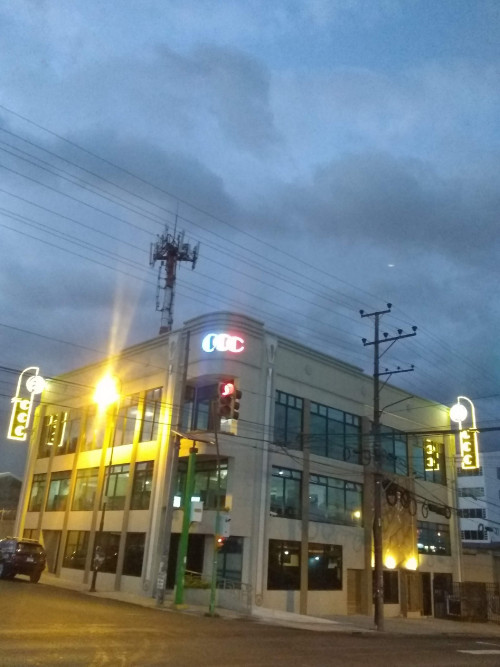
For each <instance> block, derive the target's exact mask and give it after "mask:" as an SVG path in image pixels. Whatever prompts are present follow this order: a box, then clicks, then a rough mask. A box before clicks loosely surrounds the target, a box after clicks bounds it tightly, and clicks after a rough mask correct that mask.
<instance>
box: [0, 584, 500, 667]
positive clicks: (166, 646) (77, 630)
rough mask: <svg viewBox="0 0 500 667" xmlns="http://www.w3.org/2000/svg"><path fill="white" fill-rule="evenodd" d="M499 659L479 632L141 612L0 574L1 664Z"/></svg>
mask: <svg viewBox="0 0 500 667" xmlns="http://www.w3.org/2000/svg"><path fill="white" fill-rule="evenodd" d="M462 651H467V652H466V653H464V652H462ZM470 651H472V653H470ZM492 652H493V653H492ZM499 664H500V640H499V639H498V637H497V638H491V639H490V638H487V637H481V638H480V641H479V638H477V637H475V638H465V637H464V638H456V637H422V636H418V637H417V636H416V637H408V636H406V637H405V636H387V635H379V634H374V635H366V634H342V633H339V632H311V631H308V630H292V629H289V628H282V627H278V626H274V625H265V624H262V623H257V622H254V621H251V620H241V619H234V620H228V619H222V618H207V617H204V616H193V615H189V614H183V613H179V612H173V611H160V610H155V609H147V608H143V607H139V606H136V605H131V604H127V603H123V602H116V601H114V600H106V599H102V598H94V597H92V596H89V595H85V594H82V593H78V592H74V591H68V590H63V589H60V588H53V587H51V586H47V585H44V584H30V583H29V582H28V580H27V579H25V578H23V577H19V578H18V579H15V580H13V581H3V580H0V665H1V666H2V667H3V666H4V665H5V666H11V665H12V666H14V665H15V666H16V667H17V666H21V665H22V666H26V665H51V666H52V665H64V666H65V667H73V666H77V665H78V666H80V665H91V666H95V667H98V666H99V667H100V666H101V665H109V666H110V667H119V666H122V665H144V666H146V665H148V666H149V665H167V666H172V667H197V666H200V667H226V666H229V665H231V667H233V666H235V665H238V666H242V667H254V666H255V667H271V666H273V667H275V666H276V665H287V666H289V665H290V666H301V667H302V666H303V667H309V666H311V667H312V666H313V665H314V667H321V666H323V665H325V666H326V665H339V667H340V666H341V667H351V666H354V667H355V666H357V665H363V667H366V665H370V667H378V666H381V667H382V666H383V667H388V666H391V667H392V666H398V665H404V666H405V667H417V666H418V667H421V666H425V665H437V666H439V667H447V666H450V667H451V666H453V667H457V666H460V665H467V666H468V667H471V666H472V665H487V666H491V667H492V666H493V665H495V666H497V665H499Z"/></svg>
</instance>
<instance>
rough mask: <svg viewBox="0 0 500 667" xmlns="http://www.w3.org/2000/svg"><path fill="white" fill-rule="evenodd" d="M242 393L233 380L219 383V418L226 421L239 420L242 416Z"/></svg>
mask: <svg viewBox="0 0 500 667" xmlns="http://www.w3.org/2000/svg"><path fill="white" fill-rule="evenodd" d="M241 396H242V394H241V391H240V390H239V389H236V387H235V386H234V381H233V380H226V381H224V382H219V416H220V417H223V418H224V419H238V418H239V416H240V413H239V410H240V400H241Z"/></svg>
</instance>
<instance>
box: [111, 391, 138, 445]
mask: <svg viewBox="0 0 500 667" xmlns="http://www.w3.org/2000/svg"><path fill="white" fill-rule="evenodd" d="M138 413H139V394H132V395H131V396H125V397H124V398H123V399H122V401H121V404H120V408H119V410H118V414H117V416H116V424H115V432H114V436H113V446H114V447H119V446H120V445H130V444H132V442H133V441H134V431H135V423H136V420H137V416H138Z"/></svg>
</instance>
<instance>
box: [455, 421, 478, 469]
mask: <svg viewBox="0 0 500 667" xmlns="http://www.w3.org/2000/svg"><path fill="white" fill-rule="evenodd" d="M477 433H478V432H477V431H475V430H472V429H469V430H464V431H460V433H459V438H460V454H461V456H462V469H463V470H472V469H474V468H479V462H478V454H477Z"/></svg>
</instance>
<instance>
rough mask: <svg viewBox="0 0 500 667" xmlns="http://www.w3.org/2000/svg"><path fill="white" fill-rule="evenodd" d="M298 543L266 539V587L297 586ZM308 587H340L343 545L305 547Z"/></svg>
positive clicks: (298, 567)
mask: <svg viewBox="0 0 500 667" xmlns="http://www.w3.org/2000/svg"><path fill="white" fill-rule="evenodd" d="M300 568H301V562H300V542H296V541H285V540H269V561H268V571H267V588H268V589H269V590H295V591H296V590H299V589H300ZM308 588H309V590H316V591H319V590H342V547H341V546H338V545H332V544H314V543H311V544H309V546H308Z"/></svg>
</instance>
